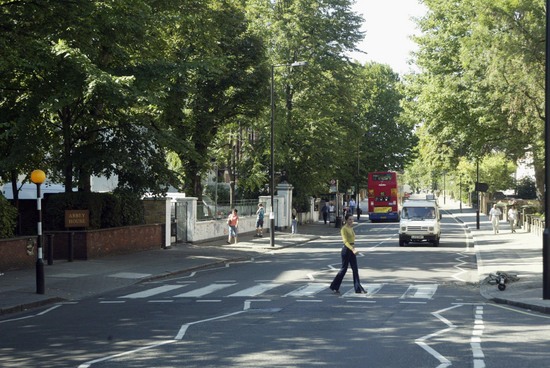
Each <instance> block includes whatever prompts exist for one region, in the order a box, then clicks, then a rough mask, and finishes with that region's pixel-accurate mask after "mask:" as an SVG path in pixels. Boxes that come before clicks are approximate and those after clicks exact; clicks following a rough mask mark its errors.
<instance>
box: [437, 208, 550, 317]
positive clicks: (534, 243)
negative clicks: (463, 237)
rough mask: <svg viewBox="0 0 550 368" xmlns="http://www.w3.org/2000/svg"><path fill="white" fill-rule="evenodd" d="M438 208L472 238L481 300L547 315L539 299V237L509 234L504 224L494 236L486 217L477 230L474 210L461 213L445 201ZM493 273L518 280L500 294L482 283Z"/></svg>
mask: <svg viewBox="0 0 550 368" xmlns="http://www.w3.org/2000/svg"><path fill="white" fill-rule="evenodd" d="M440 202H441V201H440ZM442 208H443V209H444V210H446V211H447V212H448V213H451V214H452V215H453V216H454V217H455V218H456V219H457V220H459V221H461V222H463V223H464V224H465V225H466V226H467V228H468V231H469V232H470V233H471V235H472V237H473V241H474V247H475V252H476V257H477V269H478V274H479V280H480V293H481V295H482V296H483V297H484V298H486V299H489V300H492V301H494V302H496V303H500V304H508V305H512V306H516V307H521V308H525V309H531V310H535V311H538V312H542V313H547V314H550V300H544V299H542V235H541V236H539V235H537V234H535V233H530V232H526V231H525V229H524V228H523V229H522V228H518V229H516V232H515V233H512V232H511V230H510V225H508V223H506V222H505V221H501V223H500V232H499V233H498V234H494V233H493V228H492V226H491V223H490V222H489V217H488V216H486V215H484V214H480V224H479V225H480V226H479V230H477V229H476V227H477V225H476V213H475V210H474V209H472V208H466V207H463V210H462V212H461V211H460V210H459V204H458V203H457V202H454V201H448V202H447V205H446V206H445V205H443V206H442ZM443 238H444V237H443V236H442V239H443ZM497 271H501V272H504V273H507V274H512V275H514V274H515V275H517V276H518V277H519V280H518V281H514V282H510V283H508V284H506V289H505V290H504V291H499V290H498V288H497V286H496V285H488V284H487V283H484V282H483V281H484V280H485V278H486V277H487V276H488V275H489V274H490V273H496V272H497Z"/></svg>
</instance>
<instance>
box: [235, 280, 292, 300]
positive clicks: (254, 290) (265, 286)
mask: <svg viewBox="0 0 550 368" xmlns="http://www.w3.org/2000/svg"><path fill="white" fill-rule="evenodd" d="M280 285H281V284H274V283H262V284H258V285H256V286H252V287H249V288H247V289H244V290H241V291H239V292H237V293H234V294H231V295H228V296H238V297H254V296H258V295H260V294H263V293H265V292H266V291H268V290H270V289H273V288H276V287H277V286H280Z"/></svg>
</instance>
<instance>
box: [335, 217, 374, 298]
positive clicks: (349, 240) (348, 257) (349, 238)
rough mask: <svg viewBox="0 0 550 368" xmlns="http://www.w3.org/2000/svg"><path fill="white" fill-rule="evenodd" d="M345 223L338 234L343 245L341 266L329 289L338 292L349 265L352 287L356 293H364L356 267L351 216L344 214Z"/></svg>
mask: <svg viewBox="0 0 550 368" xmlns="http://www.w3.org/2000/svg"><path fill="white" fill-rule="evenodd" d="M345 219H346V224H345V225H344V226H342V229H341V230H340V234H341V235H342V241H343V242H344V246H343V247H342V250H341V252H340V255H341V257H342V267H341V268H340V270H339V271H338V273H337V274H336V277H334V280H333V281H332V283H331V284H330V290H332V291H333V292H334V293H335V294H340V285H341V284H342V280H343V279H344V276H345V275H346V272H347V270H348V266H351V270H352V272H353V288H354V289H355V292H356V293H357V294H360V293H366V291H365V289H363V286H361V281H360V280H359V270H358V268H357V256H356V255H355V254H356V253H357V250H356V249H355V231H354V230H353V216H351V215H348V216H346V218H345Z"/></svg>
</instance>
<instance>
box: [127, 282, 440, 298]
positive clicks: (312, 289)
mask: <svg viewBox="0 0 550 368" xmlns="http://www.w3.org/2000/svg"><path fill="white" fill-rule="evenodd" d="M363 287H364V288H365V290H366V291H367V294H355V292H354V290H353V286H352V285H345V284H343V285H342V288H341V290H340V291H341V296H342V297H344V298H351V297H355V298H356V297H362V298H365V297H366V298H396V299H399V300H402V301H407V300H408V301H411V302H415V301H427V300H430V299H432V298H433V296H434V295H435V293H436V292H437V288H438V284H395V283H369V284H363ZM328 291H329V284H328V283H323V282H309V283H305V284H299V285H298V284H289V283H277V282H258V283H256V284H254V285H252V286H241V285H239V283H237V282H214V283H211V284H209V285H205V286H197V285H195V284H193V283H189V284H168V285H162V286H156V287H151V288H149V289H146V290H142V291H138V292H135V293H131V294H126V295H123V296H119V297H118V298H119V299H133V300H137V299H148V298H153V297H155V298H158V297H162V298H173V299H181V298H191V299H200V298H204V297H216V298H238V297H240V298H255V297H260V296H265V295H271V296H281V297H291V298H307V297H315V296H318V295H323V294H326V295H328V294H329V292H328Z"/></svg>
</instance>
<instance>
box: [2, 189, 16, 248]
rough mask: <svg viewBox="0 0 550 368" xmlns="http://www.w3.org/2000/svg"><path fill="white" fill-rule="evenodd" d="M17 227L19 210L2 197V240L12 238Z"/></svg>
mask: <svg viewBox="0 0 550 368" xmlns="http://www.w3.org/2000/svg"><path fill="white" fill-rule="evenodd" d="M16 225H17V209H16V208H15V207H14V206H12V205H11V203H10V202H8V200H7V199H6V198H4V196H3V195H0V239H2V238H10V237H12V236H13V235H14V233H15V226H16Z"/></svg>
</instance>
